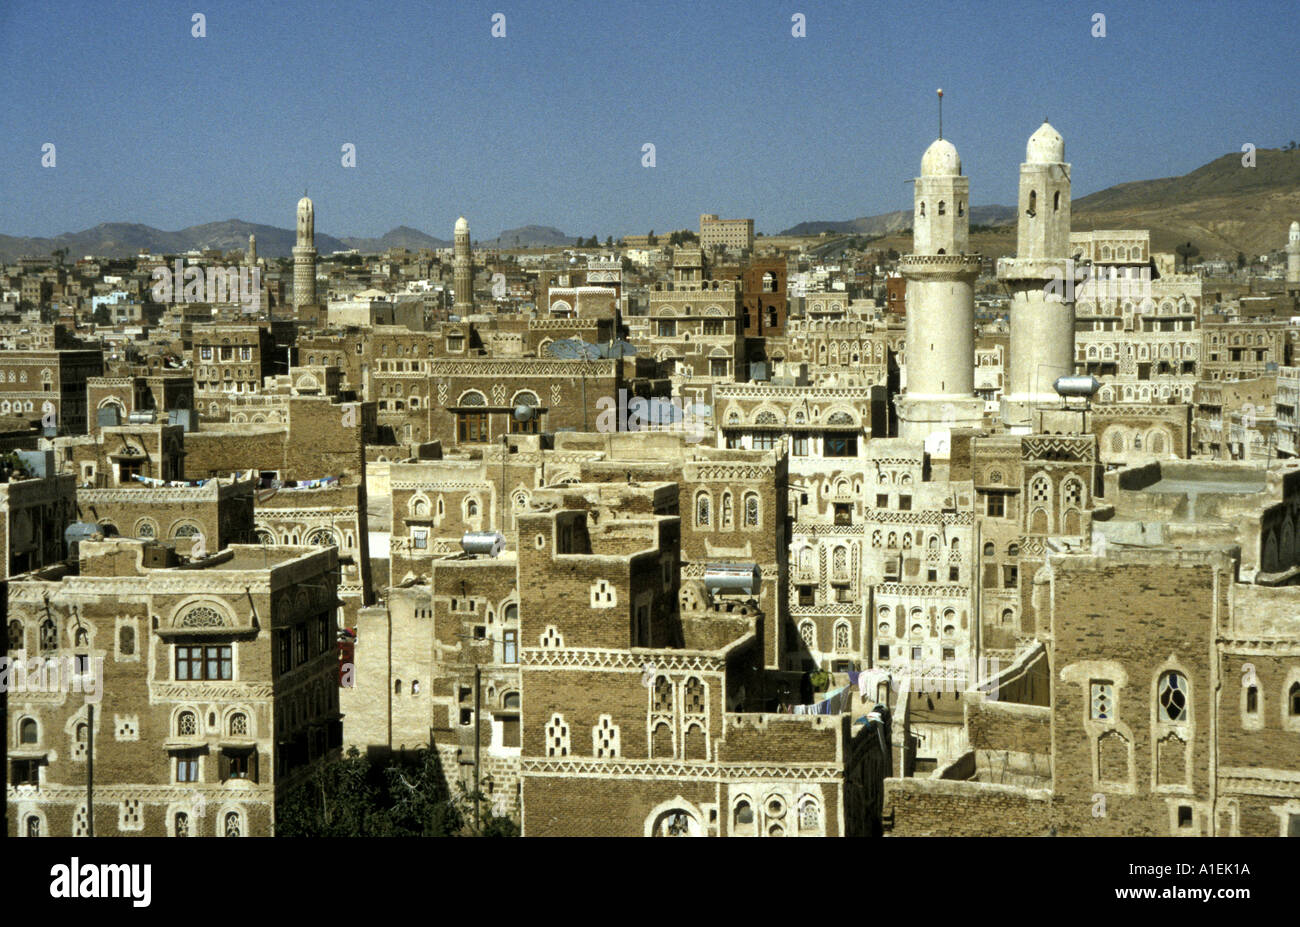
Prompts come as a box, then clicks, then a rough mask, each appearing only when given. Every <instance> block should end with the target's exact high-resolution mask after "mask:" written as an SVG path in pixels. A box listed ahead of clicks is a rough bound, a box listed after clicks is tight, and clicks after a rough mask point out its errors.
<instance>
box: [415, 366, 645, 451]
mask: <svg viewBox="0 0 1300 927" xmlns="http://www.w3.org/2000/svg"><path fill="white" fill-rule="evenodd" d="M657 375H658V365H657V364H655V363H654V362H653V361H651V360H650V359H648V358H636V357H623V358H609V359H600V360H582V359H578V360H558V359H553V358H551V359H543V358H527V357H525V358H500V357H481V358H475V359H468V358H467V359H465V360H436V361H433V362H432V363H431V364H430V374H429V384H430V397H431V401H432V402H433V403H434V405H433V409H432V414H431V416H430V421H429V428H430V432H429V437H430V439H432V440H436V441H440V442H441V443H442V446H443V448H445V449H448V450H450V449H453V448H459V447H464V446H471V445H484V444H492V443H495V442H499V441H500V440H501V436H502V435H505V434H540V433H543V432H552V433H554V432H558V431H566V430H567V431H595V430H597V429H598V428H600V427H601V425H600V422H601V421H603V420H604V421H608V420H611V419H612V422H611V424H613V425H614V428H613V429H611V430H618V429H619V428H621V427H622V425H621V423H620V419H622V416H620V415H619V414H618V407H619V401H620V397H624V403H623V404H624V405H626V403H627V402H630V401H631V399H632V398H634V397H637V396H643V397H646V398H649V397H651V396H656V397H662V398H665V399H666V398H668V383H667V381H665V380H660V379H656V377H657ZM521 406H523V407H527V408H529V409H531V410H533V411H532V414H531V416H530V417H528V418H526V419H523V420H521V419H520V418H519V416H517V415H516V414H515V413H516V410H517V409H519V407H521ZM602 413H603V419H602Z"/></svg>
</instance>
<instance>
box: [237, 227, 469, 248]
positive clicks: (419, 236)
mask: <svg viewBox="0 0 1300 927" xmlns="http://www.w3.org/2000/svg"><path fill="white" fill-rule="evenodd" d="M343 241H345V242H346V243H347V246H348V247H349V248H356V249H357V250H358V251H363V252H377V251H387V250H388V249H389V248H406V249H407V250H408V251H418V250H420V249H421V248H432V249H434V250H435V251H436V250H438V249H440V248H450V247H451V242H450V241H447V240H446V239H443V238H434V237H433V236H432V235H426V234H425V233H424V232H421V231H420V230H419V229H413V228H411V227H410V226H409V225H399V226H398V227H397V228H395V229H393V230H392V231H391V232H388V233H387V234H385V235H384V236H383V237H382V238H345V239H343ZM317 247H318V248H319V247H320V246H319V245H318V246H317ZM258 248H259V249H260V248H261V239H259V240H258Z"/></svg>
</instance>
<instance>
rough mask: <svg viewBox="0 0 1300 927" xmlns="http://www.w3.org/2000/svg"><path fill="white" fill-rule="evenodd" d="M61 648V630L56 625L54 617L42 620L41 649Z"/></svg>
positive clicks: (43, 650)
mask: <svg viewBox="0 0 1300 927" xmlns="http://www.w3.org/2000/svg"><path fill="white" fill-rule="evenodd" d="M58 649H59V632H58V630H57V629H55V627H54V619H53V618H46V619H45V620H44V621H42V622H41V651H42V652H45V651H47V650H58Z"/></svg>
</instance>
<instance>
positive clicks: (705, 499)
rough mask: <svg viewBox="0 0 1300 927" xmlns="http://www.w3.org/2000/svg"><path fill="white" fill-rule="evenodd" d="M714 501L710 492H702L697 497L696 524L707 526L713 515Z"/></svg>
mask: <svg viewBox="0 0 1300 927" xmlns="http://www.w3.org/2000/svg"><path fill="white" fill-rule="evenodd" d="M712 510H713V501H712V499H711V498H710V497H709V494H708V493H706V492H702V493H700V494H699V495H697V496H696V497H695V525H696V527H701V528H706V527H708V525H709V522H710V519H711V518H712V517H713V511H712Z"/></svg>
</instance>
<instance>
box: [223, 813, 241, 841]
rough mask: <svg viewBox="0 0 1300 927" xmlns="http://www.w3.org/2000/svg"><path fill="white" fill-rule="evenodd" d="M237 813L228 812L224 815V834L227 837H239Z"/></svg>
mask: <svg viewBox="0 0 1300 927" xmlns="http://www.w3.org/2000/svg"><path fill="white" fill-rule="evenodd" d="M241 830H242V829H241V827H240V820H239V812H237V811H230V812H227V814H226V826H225V830H224V833H225V835H226V836H227V837H238V836H240V835H241Z"/></svg>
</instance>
